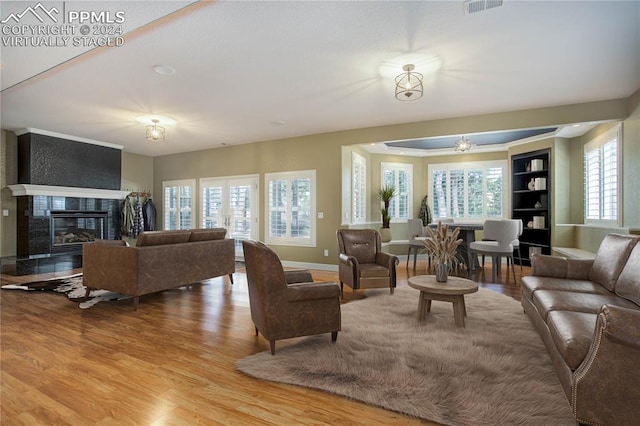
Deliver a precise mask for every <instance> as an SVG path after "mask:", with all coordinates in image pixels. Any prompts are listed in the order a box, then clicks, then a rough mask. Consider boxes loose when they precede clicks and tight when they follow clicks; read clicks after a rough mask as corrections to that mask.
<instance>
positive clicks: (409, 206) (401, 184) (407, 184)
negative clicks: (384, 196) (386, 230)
mask: <svg viewBox="0 0 640 426" xmlns="http://www.w3.org/2000/svg"><path fill="white" fill-rule="evenodd" d="M381 177H382V179H381V186H384V185H393V186H394V187H395V188H396V196H395V197H393V199H391V203H390V205H389V215H390V216H391V222H406V221H407V219H410V218H411V217H413V214H412V212H413V164H405V163H382V164H381Z"/></svg>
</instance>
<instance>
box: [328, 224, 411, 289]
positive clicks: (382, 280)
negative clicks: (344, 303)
mask: <svg viewBox="0 0 640 426" xmlns="http://www.w3.org/2000/svg"><path fill="white" fill-rule="evenodd" d="M336 236H337V238H338V252H339V258H338V275H339V278H340V292H341V293H342V292H343V289H344V284H346V285H348V286H349V287H351V289H352V290H353V296H354V297H355V294H356V290H357V289H360V288H384V287H389V291H390V293H391V294H393V291H394V289H395V288H396V266H397V265H398V263H400V261H399V260H398V257H397V256H394V255H392V254H389V253H385V252H383V251H382V241H381V239H380V233H379V232H378V231H376V230H375V229H338V231H337V233H336Z"/></svg>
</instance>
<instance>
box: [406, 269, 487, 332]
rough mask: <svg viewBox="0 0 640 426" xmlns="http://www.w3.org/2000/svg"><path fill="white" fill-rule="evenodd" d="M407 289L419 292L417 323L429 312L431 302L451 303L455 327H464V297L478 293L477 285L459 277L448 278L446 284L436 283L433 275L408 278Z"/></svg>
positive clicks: (465, 311)
mask: <svg viewBox="0 0 640 426" xmlns="http://www.w3.org/2000/svg"><path fill="white" fill-rule="evenodd" d="M409 287H412V288H415V289H416V290H420V296H419V299H418V321H423V320H424V318H425V316H426V314H427V312H431V301H432V300H440V301H442V302H452V303H453V316H454V319H455V323H456V326H457V327H464V317H465V316H467V308H466V307H465V305H464V295H465V294H469V293H475V292H476V291H478V283H476V282H474V281H471V280H468V279H466V278H460V277H449V278H448V279H447V282H446V283H439V282H438V281H436V276H435V275H417V276H415V277H410V278H409Z"/></svg>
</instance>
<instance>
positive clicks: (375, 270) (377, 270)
mask: <svg viewBox="0 0 640 426" xmlns="http://www.w3.org/2000/svg"><path fill="white" fill-rule="evenodd" d="M388 276H389V268H385V267H384V266H380V265H377V264H375V263H362V264H360V278H376V277H388Z"/></svg>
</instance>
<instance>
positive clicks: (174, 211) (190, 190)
mask: <svg viewBox="0 0 640 426" xmlns="http://www.w3.org/2000/svg"><path fill="white" fill-rule="evenodd" d="M195 186H196V182H195V180H193V179H189V180H180V181H165V182H162V193H163V195H164V200H163V203H164V204H163V206H164V209H163V210H164V229H165V230H170V229H191V224H192V220H193V216H192V214H193V212H195V197H194V194H195Z"/></svg>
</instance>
